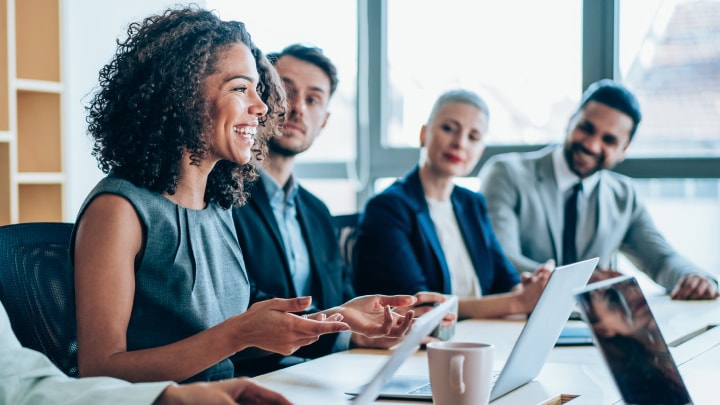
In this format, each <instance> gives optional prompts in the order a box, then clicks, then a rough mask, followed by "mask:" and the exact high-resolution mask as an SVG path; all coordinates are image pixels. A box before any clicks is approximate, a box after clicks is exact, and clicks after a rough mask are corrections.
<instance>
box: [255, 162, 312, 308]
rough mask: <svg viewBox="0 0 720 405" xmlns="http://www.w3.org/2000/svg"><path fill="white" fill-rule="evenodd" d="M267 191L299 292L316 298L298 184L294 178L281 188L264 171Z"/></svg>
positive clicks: (291, 272) (298, 294)
mask: <svg viewBox="0 0 720 405" xmlns="http://www.w3.org/2000/svg"><path fill="white" fill-rule="evenodd" d="M260 176H262V179H263V185H264V186H265V191H266V192H267V195H268V197H269V198H270V207H271V208H272V211H273V214H274V215H275V221H277V224H278V228H279V229H280V235H281V236H282V239H283V245H284V247H285V255H286V256H287V260H288V263H289V265H290V274H291V275H292V279H293V285H294V287H295V293H296V294H297V296H298V297H302V296H307V295H312V293H313V291H312V277H311V274H310V256H309V253H308V248H307V244H306V243H305V239H304V238H303V235H302V229H301V228H300V222H299V221H298V218H297V205H296V203H295V196H296V195H297V193H298V184H297V183H296V182H295V178H294V177H293V176H290V178H289V179H288V181H287V183H286V184H285V185H284V186H282V187H281V186H280V184H278V182H277V181H275V179H274V178H272V176H270V175H269V174H267V173H266V172H265V171H262V170H261V171H260Z"/></svg>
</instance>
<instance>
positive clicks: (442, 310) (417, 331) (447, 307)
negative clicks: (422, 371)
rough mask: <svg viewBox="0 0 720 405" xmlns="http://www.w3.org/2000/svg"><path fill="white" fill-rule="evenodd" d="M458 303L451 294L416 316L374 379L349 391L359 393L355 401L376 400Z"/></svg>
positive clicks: (353, 393)
mask: <svg viewBox="0 0 720 405" xmlns="http://www.w3.org/2000/svg"><path fill="white" fill-rule="evenodd" d="M456 303H457V296H454V295H453V296H450V297H448V299H447V300H445V302H443V303H440V304H439V305H436V306H435V308H433V309H432V310H431V311H430V312H427V313H425V314H424V315H423V316H419V317H417V318H415V322H414V323H413V325H412V328H411V329H410V332H408V334H407V335H405V337H404V338H403V340H402V342H400V343H399V344H398V345H397V346H396V347H395V349H394V350H393V353H392V355H390V356H389V357H388V359H387V361H386V362H385V364H384V365H383V366H382V367H381V368H380V370H378V372H377V373H376V374H375V376H374V377H373V378H372V380H370V382H369V383H367V384H366V385H364V386H363V387H361V388H360V389H359V390H356V391H353V392H348V394H351V395H355V394H357V397H355V400H354V401H353V403H354V404H356V405H362V404H369V403H371V402H373V401H375V399H376V398H377V397H378V394H379V393H380V390H381V389H382V387H383V386H385V385H386V384H387V383H388V381H390V378H391V377H392V376H393V374H395V371H397V369H398V368H399V367H400V366H401V365H402V364H403V363H404V362H405V360H407V359H408V358H409V357H410V356H412V355H413V353H415V352H416V351H417V349H418V348H419V347H420V343H421V342H422V340H423V338H425V337H426V336H427V335H429V334H430V332H432V331H433V329H435V327H436V326H438V325H439V324H440V322H441V321H442V319H443V317H444V316H445V314H447V313H448V312H450V311H451V310H452V309H453V307H454V306H455V304H456Z"/></svg>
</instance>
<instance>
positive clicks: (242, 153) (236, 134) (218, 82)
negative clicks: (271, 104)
mask: <svg viewBox="0 0 720 405" xmlns="http://www.w3.org/2000/svg"><path fill="white" fill-rule="evenodd" d="M258 81H259V75H258V72H257V68H256V65H255V58H254V57H253V55H252V53H251V52H250V49H249V48H248V47H247V46H246V45H245V44H242V43H239V44H235V45H232V46H230V47H228V48H227V49H226V50H224V51H223V52H222V55H220V57H219V58H218V61H217V63H216V66H215V70H214V73H212V74H210V75H209V76H208V77H207V78H206V79H205V85H204V96H205V99H206V100H208V103H209V105H210V116H211V119H212V125H213V126H212V131H213V134H212V136H211V137H210V145H209V151H208V156H209V158H210V159H212V160H214V161H217V160H220V159H227V160H230V161H232V162H235V163H238V164H246V163H248V162H250V159H251V158H252V147H253V144H254V143H255V133H256V131H257V126H258V119H259V118H260V117H262V116H264V115H265V114H266V113H267V106H266V105H265V104H264V103H263V102H262V100H261V99H260V95H259V94H258V92H257V87H258Z"/></svg>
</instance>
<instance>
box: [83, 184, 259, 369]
mask: <svg viewBox="0 0 720 405" xmlns="http://www.w3.org/2000/svg"><path fill="white" fill-rule="evenodd" d="M106 193H110V194H116V195H119V196H122V197H124V198H126V199H127V200H128V201H129V202H130V203H131V204H132V205H133V207H134V208H135V211H136V212H137V214H138V216H139V217H140V221H141V223H142V227H143V231H144V233H145V235H144V251H143V252H142V253H141V254H140V256H139V257H138V260H137V261H136V264H135V298H134V302H133V308H132V313H131V315H130V323H129V325H128V330H127V350H128V351H132V350H140V349H147V348H153V347H158V346H163V345H166V344H170V343H173V342H176V341H178V340H181V339H184V338H187V337H189V336H192V335H194V334H196V333H198V332H201V331H203V330H206V329H208V328H210V327H212V326H214V325H217V324H218V323H220V322H222V321H224V320H225V319H227V318H229V317H231V316H233V315H237V314H239V313H242V312H244V311H245V310H246V309H247V307H248V302H249V297H250V284H249V281H248V278H247V273H246V271H245V265H244V262H243V258H242V253H241V251H240V247H239V245H238V242H237V236H236V233H235V228H234V225H233V222H232V217H231V213H230V211H229V210H223V209H221V208H220V207H218V206H217V205H215V204H208V206H207V207H206V208H205V209H203V210H192V209H187V208H183V207H181V206H179V205H177V204H175V203H173V202H172V201H170V200H168V199H166V198H165V197H163V196H162V195H161V194H159V193H155V192H152V191H149V190H147V189H144V188H140V187H136V186H135V185H133V184H132V183H130V182H129V181H126V180H123V179H120V178H117V177H113V176H112V175H110V176H107V177H105V178H104V179H103V180H101V181H100V182H99V183H98V184H97V185H96V186H95V188H94V189H93V190H92V191H91V192H90V194H89V195H88V197H87V199H86V200H85V202H84V203H83V206H82V208H81V209H80V213H79V214H78V221H79V219H80V217H81V216H82V215H83V213H84V211H85V209H86V208H87V206H88V204H90V202H91V201H92V200H93V199H94V198H95V197H97V196H98V195H100V194H106ZM74 244H75V233H74V232H73V236H72V245H74ZM72 251H74V246H71V252H72ZM231 377H233V365H232V362H231V361H230V360H229V359H225V360H223V361H222V362H220V363H218V364H216V365H214V366H212V367H210V368H208V369H206V370H204V371H202V372H201V373H199V374H196V375H195V376H193V377H191V378H190V379H188V380H186V382H189V381H210V380H219V379H224V378H231Z"/></svg>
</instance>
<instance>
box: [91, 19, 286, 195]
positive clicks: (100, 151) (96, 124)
mask: <svg viewBox="0 0 720 405" xmlns="http://www.w3.org/2000/svg"><path fill="white" fill-rule="evenodd" d="M127 35H128V37H127V39H126V40H125V41H124V42H123V41H121V40H118V41H117V50H116V53H115V56H114V58H113V59H112V61H111V62H110V63H108V64H107V65H105V66H104V67H103V68H102V69H101V70H100V75H99V86H100V88H99V90H98V92H97V93H96V94H95V95H94V97H93V99H92V101H91V102H90V104H89V106H88V107H87V110H88V117H87V123H88V132H89V134H90V135H91V136H92V138H93V140H94V145H93V151H92V154H93V156H95V158H97V160H98V166H99V167H100V169H101V170H102V171H103V172H104V173H110V172H112V173H113V174H114V175H117V176H119V177H121V178H124V179H126V180H128V181H130V182H132V183H133V184H135V185H136V186H138V187H144V188H147V189H149V190H152V191H156V192H160V193H164V192H165V193H169V194H174V193H175V188H176V186H177V183H178V179H179V176H180V169H181V167H180V164H181V158H182V154H183V151H184V150H186V151H187V152H188V153H190V160H191V164H194V165H199V164H200V162H201V160H202V159H203V158H204V157H205V156H206V155H207V152H208V141H209V136H210V135H211V133H212V118H211V116H210V105H209V103H208V100H206V99H205V97H204V96H203V84H204V82H205V79H206V78H207V77H208V76H209V75H210V74H212V73H214V72H215V71H216V64H217V62H218V58H219V57H220V55H221V54H222V52H223V51H225V50H227V49H228V48H229V47H231V46H232V45H235V44H238V43H243V44H245V45H246V46H247V47H248V48H250V51H251V53H252V55H253V56H254V57H255V61H256V67H257V70H258V74H259V76H260V82H259V85H258V94H259V95H260V98H261V99H262V101H263V102H264V103H265V104H266V105H267V107H268V112H267V114H266V115H265V116H264V117H262V118H261V120H260V125H261V126H262V128H261V130H259V131H258V133H257V135H256V142H255V145H254V147H253V152H254V159H253V160H252V161H251V162H250V163H248V164H245V165H238V164H236V163H234V162H230V161H227V160H221V161H219V162H217V164H216V165H215V167H214V168H213V170H212V172H211V173H210V176H209V178H208V183H207V188H206V191H205V202H207V203H211V202H214V203H215V204H217V205H219V206H220V207H222V208H225V209H227V208H230V207H231V206H232V205H241V204H243V203H244V202H245V201H246V199H247V192H246V191H245V190H246V188H247V187H246V186H247V185H248V184H249V183H250V182H252V181H253V180H255V178H256V177H257V170H256V165H257V164H258V161H261V160H262V159H263V158H264V157H265V156H266V154H267V139H268V137H270V136H274V135H278V136H279V135H280V126H281V125H282V121H283V120H284V116H285V111H286V104H285V103H286V99H285V91H284V89H283V86H282V82H281V81H280V79H279V77H278V75H277V72H276V71H275V69H274V68H273V67H272V65H271V64H270V63H269V62H268V60H267V58H266V57H265V55H264V54H263V53H262V52H261V51H260V49H258V48H257V47H256V46H255V44H254V43H253V42H252V39H251V38H250V34H249V33H248V32H247V31H246V30H245V25H244V24H243V23H242V22H237V21H223V20H221V19H220V18H218V17H217V16H216V15H215V14H214V13H213V12H211V11H208V10H203V9H201V8H200V7H198V6H195V5H193V6H188V7H183V8H178V9H167V10H166V11H165V12H164V13H162V14H159V15H153V16H150V17H147V18H145V19H144V20H143V21H142V22H135V23H132V24H130V25H129V27H128V29H127Z"/></svg>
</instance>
